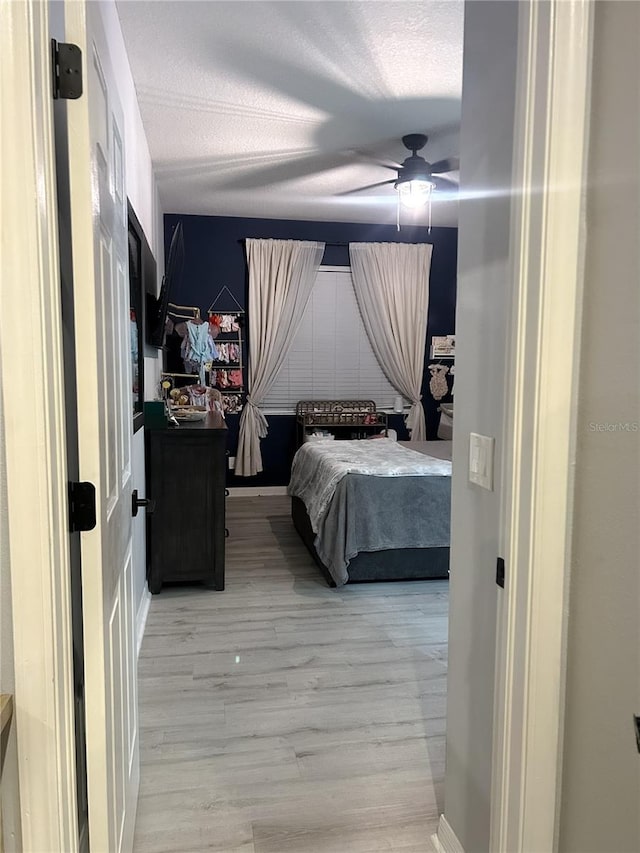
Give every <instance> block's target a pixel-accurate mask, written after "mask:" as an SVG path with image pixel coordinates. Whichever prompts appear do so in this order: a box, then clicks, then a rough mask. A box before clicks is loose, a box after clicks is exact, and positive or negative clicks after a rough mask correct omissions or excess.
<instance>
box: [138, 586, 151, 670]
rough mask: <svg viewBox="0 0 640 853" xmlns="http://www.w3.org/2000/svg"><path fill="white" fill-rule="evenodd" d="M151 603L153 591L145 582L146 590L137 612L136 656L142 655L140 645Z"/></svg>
mask: <svg viewBox="0 0 640 853" xmlns="http://www.w3.org/2000/svg"><path fill="white" fill-rule="evenodd" d="M150 604H151V593H150V592H149V588H148V587H147V586H146V584H145V587H144V591H143V593H142V598H141V599H140V604H139V605H138V612H137V614H136V658H138V657H139V656H140V646H141V645H142V638H143V637H144V629H145V627H146V625H147V616H148V615H149V606H150Z"/></svg>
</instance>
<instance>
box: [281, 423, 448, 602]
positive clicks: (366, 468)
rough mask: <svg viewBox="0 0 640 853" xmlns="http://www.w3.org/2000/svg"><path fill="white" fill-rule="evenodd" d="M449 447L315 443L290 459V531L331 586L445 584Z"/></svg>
mask: <svg viewBox="0 0 640 853" xmlns="http://www.w3.org/2000/svg"><path fill="white" fill-rule="evenodd" d="M450 455H451V443H450V442H445V441H435V442H420V443H415V444H414V443H410V442H394V441H392V440H391V439H388V438H376V439H369V440H359V441H358V440H356V441H331V440H321V441H314V442H311V443H307V444H304V445H303V446H302V447H301V448H300V449H299V450H298V452H297V453H296V456H295V457H294V461H293V465H292V472H291V481H290V483H289V490H288V491H289V495H290V496H291V515H292V519H293V523H294V526H295V528H296V530H297V532H298V534H299V535H300V537H301V538H302V540H303V542H304V543H305V545H306V546H307V548H308V549H309V551H310V553H311V555H312V556H313V558H314V560H315V561H316V563H317V564H318V566H319V567H320V568H321V570H322V572H323V574H324V575H325V577H326V579H327V580H328V582H329V583H330V584H331V585H336V586H341V585H343V584H345V583H353V582H361V581H382V580H384V581H390V580H418V579H421V580H424V579H430V578H446V577H448V570H449V537H450V529H449V516H450V505H451V462H450Z"/></svg>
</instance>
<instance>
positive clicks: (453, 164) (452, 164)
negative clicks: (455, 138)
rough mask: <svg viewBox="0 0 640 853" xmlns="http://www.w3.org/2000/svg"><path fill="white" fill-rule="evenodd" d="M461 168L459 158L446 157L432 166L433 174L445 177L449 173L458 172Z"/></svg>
mask: <svg viewBox="0 0 640 853" xmlns="http://www.w3.org/2000/svg"><path fill="white" fill-rule="evenodd" d="M459 168H460V158H459V157H446V158H445V159H444V160H438V161H436V162H435V163H432V164H431V173H432V174H433V175H443V174H446V173H447V172H457V171H458V169H459Z"/></svg>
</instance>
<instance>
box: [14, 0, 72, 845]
mask: <svg viewBox="0 0 640 853" xmlns="http://www.w3.org/2000/svg"><path fill="white" fill-rule="evenodd" d="M0 20H1V21H2V32H3V33H4V34H5V39H4V51H5V56H4V60H3V63H2V82H1V89H0V119H1V121H0V124H1V125H2V127H3V128H4V133H3V134H2V140H1V143H0V144H1V146H2V148H1V153H0V158H1V161H2V167H3V168H2V186H1V189H0V199H1V201H0V221H1V222H2V287H1V288H0V316H2V317H3V325H2V336H1V337H0V350H1V359H0V360H1V362H2V366H1V377H2V393H3V394H4V395H5V397H4V418H5V440H6V457H7V459H6V462H7V466H6V467H7V501H8V540H9V553H10V563H11V592H12V595H11V602H12V610H13V629H14V655H15V714H16V734H17V754H18V771H19V780H20V801H21V811H22V841H23V846H24V849H25V850H33V851H45V850H64V851H71V852H72V853H73V851H77V849H78V825H77V814H76V794H75V736H74V704H73V696H74V693H73V661H72V629H71V592H70V561H69V541H68V540H69V537H68V533H67V530H68V519H67V460H66V441H65V417H64V386H63V375H64V373H63V359H62V340H61V316H60V282H59V264H58V234H57V204H56V184H55V181H56V173H55V158H54V147H53V116H52V100H51V81H50V45H49V25H48V4H47V3H41V2H38V0H23V2H21V3H1V4H0ZM9 128H10V130H9ZM8 318H22V321H20V322H14V321H11V322H7V319H8ZM17 377H23V378H28V379H27V381H26V383H25V382H24V381H18V379H17ZM18 386H19V387H20V391H19V392H17V393H18V397H19V401H18V402H17V401H16V388H17V387H18Z"/></svg>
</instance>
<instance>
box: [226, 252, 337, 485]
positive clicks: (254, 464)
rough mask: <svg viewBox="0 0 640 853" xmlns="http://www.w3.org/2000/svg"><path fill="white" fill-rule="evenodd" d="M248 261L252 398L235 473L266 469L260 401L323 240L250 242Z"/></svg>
mask: <svg viewBox="0 0 640 853" xmlns="http://www.w3.org/2000/svg"><path fill="white" fill-rule="evenodd" d="M246 245H247V263H248V265H249V322H250V329H249V396H248V397H247V401H246V405H245V407H244V409H243V410H242V415H241V416H240V436H239V439H238V450H237V454H236V467H235V473H236V474H238V475H239V476H241V477H253V476H254V475H255V474H259V473H260V471H262V454H261V453H260V439H261V438H264V437H265V436H266V434H267V429H268V427H267V419H266V418H265V416H264V414H263V413H262V412H261V410H260V403H261V402H262V400H263V399H264V397H265V394H266V393H267V391H268V390H269V388H270V387H271V385H272V384H273V381H274V379H275V378H276V376H277V374H278V370H279V369H280V367H281V366H282V363H283V361H284V360H285V358H286V356H287V354H288V352H289V349H290V347H291V344H292V343H293V339H294V337H295V334H296V331H297V330H298V326H299V325H300V321H301V320H302V315H303V314H304V309H305V308H306V307H307V303H308V302H309V297H310V296H311V291H312V290H313V284H314V282H315V280H316V275H317V273H318V267H319V266H320V261H321V260H322V255H323V253H324V243H315V242H311V241H298V240H247V244H246Z"/></svg>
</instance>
